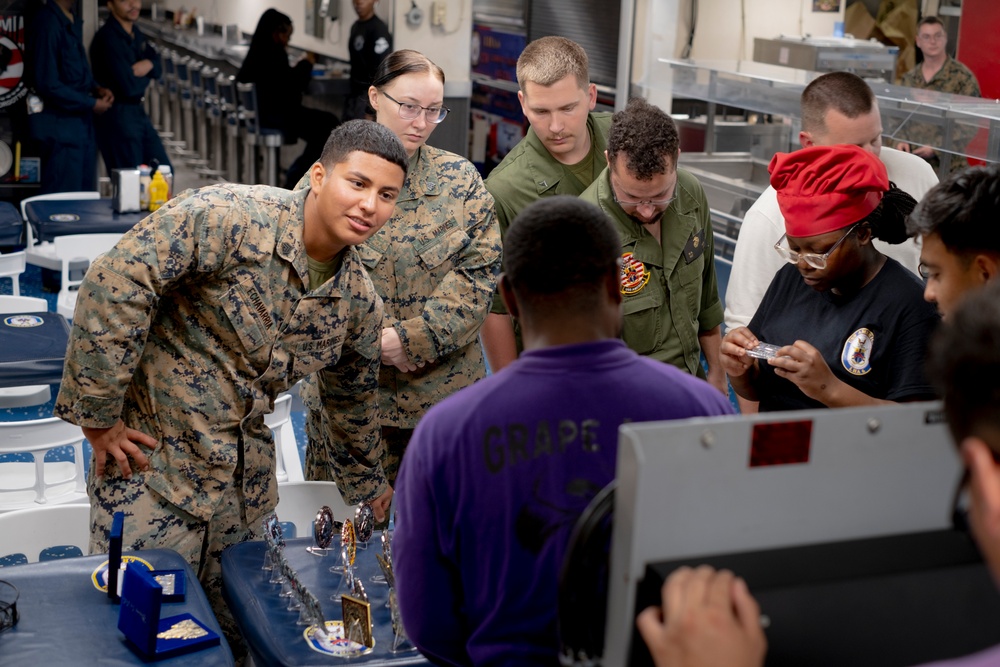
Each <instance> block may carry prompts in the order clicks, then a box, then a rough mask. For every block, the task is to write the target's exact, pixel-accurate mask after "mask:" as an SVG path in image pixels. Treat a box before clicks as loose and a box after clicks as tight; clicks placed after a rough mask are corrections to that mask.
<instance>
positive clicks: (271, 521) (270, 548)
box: [260, 512, 285, 570]
mask: <svg viewBox="0 0 1000 667" xmlns="http://www.w3.org/2000/svg"><path fill="white" fill-rule="evenodd" d="M260 528H261V531H260V532H261V533H263V534H264V545H265V547H266V549H265V551H264V565H263V567H261V569H262V570H271V569H273V568H274V566H275V565H276V564H277V561H276V560H275V558H274V556H275V553H276V552H277V551H280V550H281V549H284V548H285V537H284V532H283V531H282V530H281V524H280V523H278V515H277V514H275V513H274V512H271V513H270V514H268V515H267V516H265V517H264V519H263V520H262V521H261V524H260Z"/></svg>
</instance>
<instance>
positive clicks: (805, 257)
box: [774, 222, 862, 269]
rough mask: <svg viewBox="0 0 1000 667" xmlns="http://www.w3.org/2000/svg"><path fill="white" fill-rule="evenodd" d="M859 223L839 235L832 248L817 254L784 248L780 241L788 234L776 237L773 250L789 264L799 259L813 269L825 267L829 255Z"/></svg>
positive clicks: (795, 262) (796, 262)
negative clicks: (776, 240)
mask: <svg viewBox="0 0 1000 667" xmlns="http://www.w3.org/2000/svg"><path fill="white" fill-rule="evenodd" d="M860 224H862V223H860V222H858V223H855V224H854V225H853V226H852V227H851V228H850V229H848V230H847V233H846V234H844V235H843V236H841V237H840V240H839V241H837V242H836V243H834V244H833V247H832V248H830V249H829V250H827V251H826V252H824V253H823V254H822V255H818V254H816V253H813V252H795V251H794V250H792V249H791V248H786V247H785V246H783V245H781V242H782V241H784V240H785V238H787V237H788V234H782V235H781V238H780V239H778V242H777V243H775V244H774V250H775V252H777V253H778V254H779V255H781V259H783V260H785V261H786V262H788V263H789V264H798V263H799V260H800V259H801V260H802V261H803V262H805V263H806V264H808V265H809V266H811V267H813V268H814V269H825V268H826V261H827V260H828V259H830V255H832V254H833V253H834V252H835V251H836V250H837V248H839V247H840V244H841V243H843V242H844V241H845V240H846V239H847V237H848V236H850V235H851V232H853V231H854V230H855V229H857V228H858V225H860Z"/></svg>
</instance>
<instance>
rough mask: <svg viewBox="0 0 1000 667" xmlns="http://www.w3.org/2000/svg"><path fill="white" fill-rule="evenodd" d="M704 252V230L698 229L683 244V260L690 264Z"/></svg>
mask: <svg viewBox="0 0 1000 667" xmlns="http://www.w3.org/2000/svg"><path fill="white" fill-rule="evenodd" d="M704 252H705V230H704V229H699V230H698V231H697V232H695V233H693V234H691V236H690V238H688V241H687V244H686V245H685V246H684V261H685V262H687V263H688V264H690V263H691V262H693V261H694V260H696V259H698V258H699V257H701V255H702V253H704Z"/></svg>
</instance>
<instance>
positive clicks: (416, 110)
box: [379, 90, 451, 124]
mask: <svg viewBox="0 0 1000 667" xmlns="http://www.w3.org/2000/svg"><path fill="white" fill-rule="evenodd" d="M379 92H380V93H382V94H383V95H385V96H386V97H387V98H388V99H390V100H391V101H393V102H395V103H396V104H398V105H399V117H400V118H402V119H403V120H413V119H414V118H416V117H417V116H419V115H420V112H421V111H423V112H424V118H425V119H426V120H427V122H428V123H434V124H437V123H440V122H441V121H443V120H444V119H445V116H447V115H448V112H449V111H451V109H449V108H448V107H422V106H420V105H419V104H411V103H410V102H400V101H399V100H397V99H396V98H394V97H393V96H392V95H390V94H389V93H387V92H385V91H384V90H381V91H379Z"/></svg>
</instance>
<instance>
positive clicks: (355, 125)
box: [319, 120, 410, 175]
mask: <svg viewBox="0 0 1000 667" xmlns="http://www.w3.org/2000/svg"><path fill="white" fill-rule="evenodd" d="M354 151H361V152H362V153H371V154H372V155H377V156H378V157H380V158H382V159H383V160H385V161H386V162H392V163H393V164H395V165H399V168H400V169H402V170H403V174H404V175H405V174H406V172H407V170H408V169H409V167H410V160H409V158H407V157H406V150H405V149H404V148H403V143H402V142H401V141H400V140H399V137H397V136H396V135H395V134H393V132H392V130H390V129H389V128H387V127H385V126H383V125H379V124H378V123H373V122H372V121H370V120H349V121H347V122H346V123H343V124H342V125H339V126H337V127H336V128H335V129H334V130H333V132H331V133H330V137H329V138H328V139H327V140H326V144H325V145H324V146H323V153H322V155H320V157H319V163H320V164H322V165H323V166H324V167H326V168H330V167H332V166H333V165H335V164H339V163H341V162H343V161H344V160H345V159H347V156H348V155H349V154H350V153H353V152H354Z"/></svg>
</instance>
